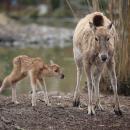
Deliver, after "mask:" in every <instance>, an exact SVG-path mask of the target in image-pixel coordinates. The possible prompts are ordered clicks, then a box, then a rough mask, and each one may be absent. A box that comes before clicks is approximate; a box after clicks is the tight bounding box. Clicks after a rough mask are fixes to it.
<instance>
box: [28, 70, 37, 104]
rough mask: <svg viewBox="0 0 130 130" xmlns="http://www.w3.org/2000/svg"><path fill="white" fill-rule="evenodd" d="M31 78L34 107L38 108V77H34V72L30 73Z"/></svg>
mask: <svg viewBox="0 0 130 130" xmlns="http://www.w3.org/2000/svg"><path fill="white" fill-rule="evenodd" d="M29 76H30V81H31V87H32V106H36V100H37V97H36V87H37V84H36V77H35V76H34V75H33V73H32V72H29Z"/></svg>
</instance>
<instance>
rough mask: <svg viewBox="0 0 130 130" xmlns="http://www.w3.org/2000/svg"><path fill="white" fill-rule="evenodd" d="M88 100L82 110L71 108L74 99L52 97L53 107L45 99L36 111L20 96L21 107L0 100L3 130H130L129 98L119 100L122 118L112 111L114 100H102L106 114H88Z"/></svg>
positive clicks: (66, 96)
mask: <svg viewBox="0 0 130 130" xmlns="http://www.w3.org/2000/svg"><path fill="white" fill-rule="evenodd" d="M85 97H86V96H85V95H84V94H82V96H81V107H82V108H81V109H79V108H74V107H72V95H71V94H68V95H62V96H57V94H56V95H50V96H49V99H50V101H51V103H52V105H51V107H49V106H46V105H45V103H44V102H43V95H42V94H40V95H39V96H38V98H39V100H38V103H37V106H36V107H35V108H32V107H31V96H29V95H19V97H18V100H19V101H20V104H18V105H15V104H13V103H11V97H5V96H0V130H130V97H123V96H121V97H120V101H121V109H122V111H123V116H117V115H115V114H114V113H113V109H112V103H111V102H112V96H102V97H101V100H102V104H103V106H104V108H105V110H104V111H103V112H101V111H98V110H97V111H96V115H94V116H90V115H88V114H87V106H85V105H83V104H84V103H85V102H87V99H86V98H85Z"/></svg>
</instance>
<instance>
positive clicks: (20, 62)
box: [0, 55, 64, 106]
mask: <svg viewBox="0 0 130 130" xmlns="http://www.w3.org/2000/svg"><path fill="white" fill-rule="evenodd" d="M26 76H29V77H30V81H31V86H32V91H33V93H32V106H35V105H36V86H37V85H39V86H40V88H41V86H43V85H44V91H45V102H46V103H47V105H49V100H48V96H47V91H46V84H45V79H44V78H45V77H52V76H55V77H58V76H59V77H61V78H63V77H64V75H63V74H62V71H61V69H60V66H59V65H57V64H54V63H53V64H50V65H47V64H45V63H44V62H43V60H42V59H41V58H39V57H37V58H31V57H29V56H26V55H20V56H17V57H15V58H14V59H13V70H12V72H11V73H10V74H9V75H8V76H7V77H6V78H5V79H4V80H3V83H2V86H1V88H0V92H2V91H3V89H4V88H5V87H8V86H11V87H12V100H13V102H15V103H17V99H16V90H15V86H16V83H17V82H18V81H20V80H22V79H23V78H25V77H26Z"/></svg>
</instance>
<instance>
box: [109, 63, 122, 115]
mask: <svg viewBox="0 0 130 130" xmlns="http://www.w3.org/2000/svg"><path fill="white" fill-rule="evenodd" d="M108 70H109V75H110V79H111V85H112V88H113V92H114V112H115V114H117V115H122V112H121V110H120V105H119V97H118V93H117V77H116V72H115V62H112V63H110V64H109V65H108Z"/></svg>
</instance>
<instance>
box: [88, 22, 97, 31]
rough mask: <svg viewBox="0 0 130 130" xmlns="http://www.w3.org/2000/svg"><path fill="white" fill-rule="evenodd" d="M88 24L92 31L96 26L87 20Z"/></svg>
mask: <svg viewBox="0 0 130 130" xmlns="http://www.w3.org/2000/svg"><path fill="white" fill-rule="evenodd" d="M89 26H90V28H91V29H92V30H93V31H95V30H96V26H95V25H94V24H93V23H92V22H89Z"/></svg>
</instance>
